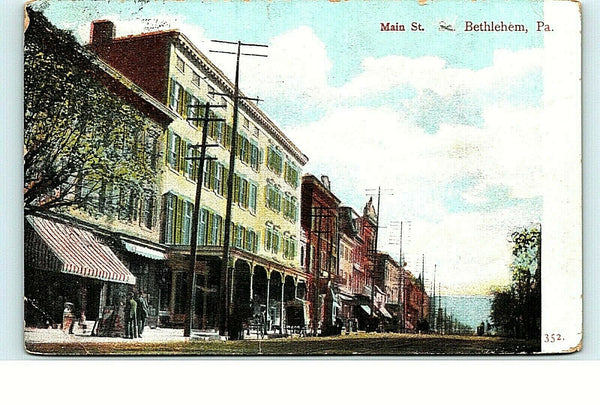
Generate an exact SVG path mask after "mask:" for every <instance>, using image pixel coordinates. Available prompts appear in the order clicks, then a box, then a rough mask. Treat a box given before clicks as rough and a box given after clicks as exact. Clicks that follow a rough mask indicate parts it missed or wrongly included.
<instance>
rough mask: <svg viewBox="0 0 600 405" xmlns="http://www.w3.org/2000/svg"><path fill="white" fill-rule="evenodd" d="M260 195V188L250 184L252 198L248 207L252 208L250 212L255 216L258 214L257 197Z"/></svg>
mask: <svg viewBox="0 0 600 405" xmlns="http://www.w3.org/2000/svg"><path fill="white" fill-rule="evenodd" d="M257 193H258V187H257V186H256V184H253V183H250V197H249V200H250V201H249V204H248V206H249V207H250V212H251V213H253V214H256V195H257Z"/></svg>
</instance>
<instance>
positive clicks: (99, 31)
mask: <svg viewBox="0 0 600 405" xmlns="http://www.w3.org/2000/svg"><path fill="white" fill-rule="evenodd" d="M114 37H115V24H114V23H113V22H112V21H109V20H98V21H92V29H91V31H90V44H91V45H106V44H110V43H111V42H112V40H113V38H114Z"/></svg>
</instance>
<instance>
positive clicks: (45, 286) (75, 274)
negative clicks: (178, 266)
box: [25, 215, 136, 336]
mask: <svg viewBox="0 0 600 405" xmlns="http://www.w3.org/2000/svg"><path fill="white" fill-rule="evenodd" d="M135 284H136V278H135V276H134V275H133V274H132V273H131V272H130V271H129V269H128V268H127V267H126V266H125V265H124V264H123V263H122V262H121V261H120V260H119V258H118V257H117V255H116V254H115V253H114V252H113V250H111V248H110V247H109V246H108V245H107V243H106V242H105V241H103V240H102V239H101V238H100V237H98V236H96V235H95V234H94V233H92V231H91V230H89V229H84V228H82V227H77V226H74V225H73V224H72V223H67V222H65V221H62V220H60V219H57V218H49V217H43V216H34V215H28V216H26V219H25V303H26V304H25V323H26V325H27V326H43V327H58V325H61V324H62V321H63V315H64V314H65V308H71V310H72V314H73V316H74V317H75V319H76V321H77V326H78V327H79V328H82V329H83V330H88V329H89V328H90V325H89V324H90V322H91V321H93V322H91V325H92V326H91V331H92V332H94V333H99V331H102V333H105V334H107V335H115V336H116V335H120V334H122V326H123V319H122V318H123V315H122V312H123V307H124V302H125V297H126V295H127V292H128V291H132V290H133V288H134V286H135ZM109 321H110V324H108V322H109ZM102 333H100V334H102Z"/></svg>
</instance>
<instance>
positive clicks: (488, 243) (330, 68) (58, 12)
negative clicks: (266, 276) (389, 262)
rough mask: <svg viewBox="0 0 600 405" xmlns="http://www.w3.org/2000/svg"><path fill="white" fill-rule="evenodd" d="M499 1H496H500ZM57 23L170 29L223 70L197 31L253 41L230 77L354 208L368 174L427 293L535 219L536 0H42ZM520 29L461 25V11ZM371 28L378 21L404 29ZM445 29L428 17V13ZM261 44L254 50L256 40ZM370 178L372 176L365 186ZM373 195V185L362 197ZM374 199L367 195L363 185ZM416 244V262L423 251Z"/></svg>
mask: <svg viewBox="0 0 600 405" xmlns="http://www.w3.org/2000/svg"><path fill="white" fill-rule="evenodd" d="M508 6H509V7H508ZM36 7H38V8H40V9H44V13H45V15H46V16H47V17H48V18H49V19H50V21H51V22H53V23H54V24H55V25H56V26H58V27H60V28H64V29H68V30H71V31H73V32H74V34H75V35H76V36H77V38H78V39H79V40H80V41H81V42H82V43H85V42H87V41H88V38H89V29H90V22H91V21H92V20H96V19H110V20H112V21H113V22H114V23H115V24H116V30H117V36H122V35H128V34H137V33H140V32H146V31H154V30H157V29H172V28H176V29H179V30H180V31H181V32H183V33H184V34H185V35H186V36H187V37H188V38H190V40H191V41H192V42H193V43H194V44H195V45H196V46H197V47H198V48H199V49H200V50H202V51H203V52H205V53H206V54H207V55H208V56H209V57H210V58H211V59H212V60H213V62H214V63H215V64H216V65H217V66H219V68H221V69H222V70H223V71H224V72H225V73H226V74H227V75H228V76H229V77H230V78H233V72H234V67H235V66H234V63H235V61H234V59H233V58H232V57H230V56H227V55H223V54H215V53H210V52H209V50H210V49H221V50H224V49H225V50H227V48H225V47H224V46H223V45H217V44H215V43H212V42H210V40H211V39H221V40H229V41H237V40H241V41H243V42H252V43H262V44H267V45H269V47H268V48H266V52H267V54H268V58H251V57H246V58H244V57H243V58H242V62H241V68H240V71H241V74H240V87H241V89H242V91H244V93H245V94H246V95H248V96H259V97H260V98H261V99H264V101H262V102H261V103H260V104H259V106H260V107H261V108H262V109H263V111H265V112H266V113H267V114H268V115H269V117H270V118H271V119H272V120H273V121H274V122H275V123H277V125H278V126H279V127H280V128H281V129H282V130H283V131H284V133H286V134H287V136H288V137H289V138H290V139H291V140H292V141H293V142H294V143H295V144H296V145H298V147H300V149H301V150H302V151H303V152H304V153H305V154H306V155H307V156H308V157H309V163H308V164H307V165H306V166H305V171H306V172H310V173H312V174H314V175H317V176H320V175H322V174H324V175H327V176H329V178H330V180H331V187H332V191H333V192H334V193H335V194H336V195H337V196H338V197H339V198H340V199H341V200H342V202H343V204H345V205H350V206H352V207H354V208H355V209H356V210H357V211H358V212H362V207H363V206H364V204H365V202H366V201H367V200H368V199H369V198H370V196H371V195H372V194H373V190H376V189H377V188H378V187H381V189H382V192H381V194H382V195H381V201H380V206H381V210H380V223H381V226H382V227H381V232H380V237H379V245H378V247H379V250H382V251H387V252H389V253H390V254H391V255H392V256H393V257H397V256H398V254H399V245H398V240H399V230H400V229H399V226H398V224H399V223H400V222H402V230H403V232H402V235H403V238H402V241H403V243H402V249H403V252H404V254H405V257H406V261H407V262H408V265H409V269H411V271H413V273H415V274H418V273H419V272H420V271H421V269H422V268H424V270H425V274H426V279H427V280H428V282H429V284H431V282H432V281H433V278H434V272H435V280H436V285H437V284H438V283H440V284H441V288H442V294H457V295H459V294H486V293H489V292H490V290H491V289H493V288H496V287H499V286H502V285H506V284H507V283H508V282H509V280H510V270H509V264H510V262H511V254H510V249H511V246H510V242H509V238H510V234H511V233H512V232H513V231H514V230H516V229H519V228H523V227H525V226H528V225H530V224H531V223H535V222H539V221H541V217H542V212H543V198H542V195H543V190H542V184H543V183H544V182H543V181H540V179H541V176H543V166H544V164H545V162H544V160H543V159H542V154H541V152H542V151H541V149H542V148H540V144H541V142H542V137H541V133H542V131H541V128H540V125H541V121H542V119H541V117H542V114H543V111H544V105H543V102H542V97H543V90H544V89H543V77H544V76H543V69H544V66H543V64H542V61H543V45H544V42H543V34H542V33H539V32H535V27H536V26H535V23H536V21H538V20H542V19H543V8H542V3H541V2H538V1H519V0H512V1H505V0H487V1H477V2H473V1H467V0H455V1H454V0H438V1H429V2H427V3H425V4H420V3H419V2H418V1H417V0H405V1H377V0H371V1H362V0H350V1H345V2H327V1H318V0H316V1H308V0H306V1H302V0H296V1H294V0H292V1H278V0H274V1H270V2H268V1H250V2H243V1H228V2H225V1H210V2H202V1H190V0H187V1H185V2H176V1H169V2H161V1H153V2H146V1H135V2H133V1H130V2H127V1H125V2H121V1H96V2H88V1H57V0H54V1H51V2H38V3H37V4H36ZM501 20H502V21H504V22H505V23H506V24H509V23H511V22H512V23H522V24H525V25H526V26H527V27H528V29H529V32H528V33H526V34H525V33H508V32H499V33H490V32H464V30H463V28H464V22H465V21H473V22H474V23H479V22H482V21H488V22H491V21H494V22H496V23H498V22H500V21H501ZM413 21H414V22H418V23H420V24H421V25H422V27H423V29H424V31H419V32H410V31H406V32H381V31H380V24H381V23H382V22H390V23H396V22H398V23H400V24H404V25H405V26H406V29H407V30H410V24H411V22H413ZM440 21H443V22H444V23H445V24H452V25H453V26H454V27H455V28H456V30H455V31H440V29H439V23H440ZM261 51H262V50H261ZM375 192H376V191H375ZM375 200H376V197H375ZM375 203H377V201H375ZM423 257H424V263H423V260H422V258H423Z"/></svg>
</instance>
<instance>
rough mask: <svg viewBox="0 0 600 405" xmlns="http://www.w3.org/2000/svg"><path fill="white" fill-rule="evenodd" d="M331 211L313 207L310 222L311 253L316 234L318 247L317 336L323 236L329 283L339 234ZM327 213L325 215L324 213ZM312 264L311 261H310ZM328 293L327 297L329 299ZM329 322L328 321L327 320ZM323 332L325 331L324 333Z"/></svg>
mask: <svg viewBox="0 0 600 405" xmlns="http://www.w3.org/2000/svg"><path fill="white" fill-rule="evenodd" d="M329 211H335V209H333V208H328V207H311V218H310V222H311V226H310V231H309V236H308V241H309V243H308V247H309V251H310V250H311V246H312V235H313V234H316V236H317V247H316V253H315V255H316V258H313V267H314V269H315V274H314V282H315V286H314V291H315V293H314V297H313V301H314V302H313V308H314V310H313V319H312V322H313V334H314V335H315V336H316V335H317V331H318V325H319V320H320V317H321V303H320V296H321V292H320V291H321V271H322V269H321V265H322V263H323V261H322V259H321V244H322V243H323V241H322V238H323V237H322V236H321V235H323V234H325V235H327V236H326V239H325V240H326V243H327V269H328V270H327V279H328V281H330V280H331V256H332V247H333V243H334V237H335V235H336V234H337V233H336V232H337V222H336V218H335V215H332V214H331V213H330V212H329ZM323 212H325V213H323ZM313 218H314V219H315V222H316V229H315V230H312V224H313ZM332 218H333V221H334V224H333V228H334V229H333V230H332V229H331V228H332V226H331V225H332V224H331V221H332ZM323 219H325V220H326V230H323V229H322V227H323V222H322V220H323ZM308 255H309V259H310V254H308ZM309 263H310V261H309ZM307 268H308V269H309V271H310V266H307ZM327 294H328V292H326V295H325V296H326V297H327ZM325 315H327V311H325ZM326 321H327V320H326ZM324 326H329V324H328V323H327V322H325V323H324ZM322 332H323V331H322Z"/></svg>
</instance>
